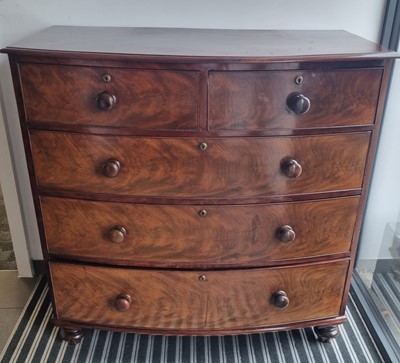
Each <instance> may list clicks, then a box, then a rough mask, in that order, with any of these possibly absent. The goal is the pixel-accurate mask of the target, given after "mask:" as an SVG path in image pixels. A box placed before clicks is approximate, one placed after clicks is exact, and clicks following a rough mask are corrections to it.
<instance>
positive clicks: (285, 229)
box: [277, 225, 296, 242]
mask: <svg viewBox="0 0 400 363" xmlns="http://www.w3.org/2000/svg"><path fill="white" fill-rule="evenodd" d="M277 236H278V239H279V240H280V241H282V242H292V241H294V239H295V238H296V233H295V232H294V231H293V229H292V227H290V226H288V225H285V226H282V227H280V228H279V229H278V232H277Z"/></svg>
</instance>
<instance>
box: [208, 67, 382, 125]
mask: <svg viewBox="0 0 400 363" xmlns="http://www.w3.org/2000/svg"><path fill="white" fill-rule="evenodd" d="M382 73H383V71H382V70H381V69H363V70H354V69H352V70H337V71H284V72H283V71H270V72H264V71H256V72H211V73H210V78H209V99H208V104H209V117H208V118H209V128H210V129H246V130H249V129H252V130H254V129H279V128H314V127H330V126H350V125H365V124H372V123H374V120H375V112H376V106H377V102H378V95H379V89H380V84H381V78H382ZM298 77H302V78H298ZM296 82H297V83H300V84H297V83H296ZM298 95H303V96H305V97H306V98H308V100H309V101H310V108H309V111H308V112H306V113H304V114H301V113H300V114H297V113H296V112H304V111H305V110H306V108H304V107H305V105H304V99H299V97H298ZM294 110H296V112H295V111H294Z"/></svg>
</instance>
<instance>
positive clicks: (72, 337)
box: [60, 326, 85, 345]
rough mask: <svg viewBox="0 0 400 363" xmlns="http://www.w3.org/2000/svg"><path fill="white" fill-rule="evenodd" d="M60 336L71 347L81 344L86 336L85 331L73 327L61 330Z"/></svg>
mask: <svg viewBox="0 0 400 363" xmlns="http://www.w3.org/2000/svg"><path fill="white" fill-rule="evenodd" d="M60 336H61V338H62V339H63V340H65V341H66V342H67V343H68V344H70V345H75V344H78V343H80V341H81V340H82V338H83V337H84V336H85V331H84V330H83V329H81V328H76V327H72V326H63V327H61V329H60Z"/></svg>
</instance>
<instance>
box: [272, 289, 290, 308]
mask: <svg viewBox="0 0 400 363" xmlns="http://www.w3.org/2000/svg"><path fill="white" fill-rule="evenodd" d="M272 302H273V304H274V305H275V307H277V308H278V309H285V308H287V307H288V306H289V298H288V297H287V295H286V292H285V291H282V290H280V291H277V292H276V293H275V294H274V295H273V297H272Z"/></svg>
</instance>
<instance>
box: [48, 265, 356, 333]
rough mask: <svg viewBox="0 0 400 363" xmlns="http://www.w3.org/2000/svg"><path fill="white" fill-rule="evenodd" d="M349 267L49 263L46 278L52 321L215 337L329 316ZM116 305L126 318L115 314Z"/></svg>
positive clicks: (335, 309)
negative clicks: (279, 299) (281, 299)
mask: <svg viewBox="0 0 400 363" xmlns="http://www.w3.org/2000/svg"><path fill="white" fill-rule="evenodd" d="M348 266H349V264H348V261H347V260H342V261H336V262H330V263H323V264H313V265H307V266H297V267H286V268H271V269H254V270H252V269H249V270H224V271H207V272H204V271H171V270H135V269H118V268H107V267H95V266H84V265H76V264H66V263H56V262H51V263H50V272H51V276H52V282H53V290H54V298H55V305H56V311H57V317H58V318H61V319H68V320H71V321H77V322H85V323H93V324H101V325H109V326H129V327H141V328H154V329H172V330H183V329H186V330H187V329H191V330H201V329H215V330H218V329H235V328H238V329H239V328H249V327H263V326H268V325H278V324H285V323H292V322H299V321H306V320H312V319H318V318H326V317H335V316H337V315H339V310H340V306H341V300H342V295H343V291H344V285H345V278H346V274H347V270H348ZM202 275H203V278H202V277H201V276H202ZM278 291H284V292H285V293H286V296H287V298H288V299H289V305H288V306H287V307H286V308H284V309H280V308H277V307H276V306H275V303H276V301H274V300H275V299H274V298H275V297H276V293H277V292H278ZM121 294H124V295H125V296H121ZM126 295H128V296H126ZM129 301H130V302H129ZM115 304H117V305H118V306H120V307H121V306H122V307H124V308H126V309H127V311H125V312H121V311H118V310H117V309H116V307H115Z"/></svg>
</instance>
